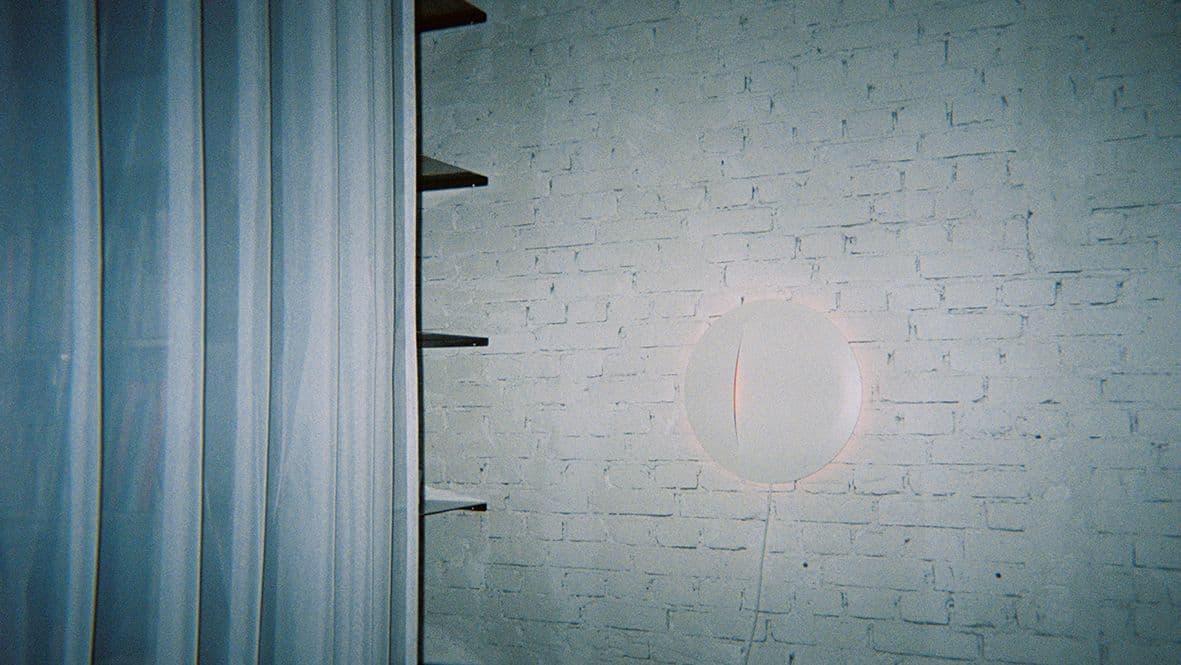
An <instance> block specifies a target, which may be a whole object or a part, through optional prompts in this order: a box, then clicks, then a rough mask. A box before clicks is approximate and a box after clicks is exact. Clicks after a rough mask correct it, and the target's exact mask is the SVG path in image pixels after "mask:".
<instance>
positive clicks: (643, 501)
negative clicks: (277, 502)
mask: <svg viewBox="0 0 1181 665" xmlns="http://www.w3.org/2000/svg"><path fill="white" fill-rule="evenodd" d="M480 4H481V6H482V7H483V8H484V9H486V10H487V11H488V14H489V17H490V20H489V23H487V24H485V25H483V26H479V27H472V28H464V29H459V30H453V31H447V32H440V33H431V34H429V35H427V36H425V37H424V39H423V40H422V59H423V76H422V86H423V87H422V92H423V108H424V118H423V126H424V141H423V143H424V149H425V150H426V151H427V152H428V153H430V154H432V155H435V156H438V157H440V158H442V159H445V160H447V161H453V162H455V163H460V164H463V165H466V166H469V167H471V168H473V169H475V170H478V171H481V172H484V173H487V174H488V175H489V177H490V181H491V183H490V185H489V187H487V188H485V189H480V190H471V191H464V192H458V193H432V194H427V195H425V196H424V197H423V205H424V213H423V220H422V253H423V268H422V278H423V284H422V296H423V322H424V324H425V325H426V327H429V328H431V329H444V330H453V331H456V332H464V333H484V334H488V335H489V336H490V337H491V344H490V346H489V347H488V348H486V349H475V350H473V349H462V350H436V351H431V352H429V353H428V354H427V356H426V357H425V358H424V363H423V375H424V378H425V382H426V395H425V408H426V445H427V452H426V467H427V468H426V473H427V476H428V478H429V479H430V480H431V481H433V482H438V483H442V484H449V485H450V486H452V487H454V488H455V489H461V490H464V491H467V492H469V493H476V494H481V495H483V496H487V497H488V498H489V499H490V502H489V511H488V512H487V513H485V514H467V513H465V514H447V515H442V516H435V517H431V518H430V519H429V520H428V521H427V528H426V534H425V537H426V549H425V552H426V555H425V556H426V562H425V585H424V593H425V597H426V621H427V623H428V624H429V625H430V626H431V629H432V634H434V635H438V634H443V635H446V636H447V637H449V638H450V639H451V641H452V642H453V643H458V644H462V645H463V646H464V647H466V649H467V650H468V651H469V652H471V653H477V654H480V657H481V658H482V662H485V663H512V664H516V663H545V664H550V663H627V662H651V663H734V664H738V663H751V664H754V663H764V664H770V663H776V664H782V663H878V662H881V663H897V662H907V663H940V662H954V661H965V660H966V661H976V662H989V663H1155V662H1178V661H1181V453H1179V451H1181V186H1178V185H1179V183H1181V121H1179V120H1178V118H1181V113H1178V109H1179V108H1181V86H1179V85H1178V78H1177V76H1178V75H1177V72H1178V71H1181V32H1179V29H1178V26H1181V5H1178V4H1177V3H1175V2H1165V1H1163V0H1149V1H1145V2H1122V1H1117V0H1109V1H1101V2H1092V3H1076V2H1065V1H1053V0H1040V1H1039V0H1032V1H1031V0H1026V1H1025V2H1017V1H1015V0H984V1H977V0H940V1H936V0H873V1H865V2H860V1H858V2H854V1H852V0H845V1H843V2H841V1H838V0H832V1H831V2H828V1H807V0H776V1H773V0H732V1H728V2H714V1H700V0H693V1H691V0H680V1H676V0H662V1H659V2H657V1H652V2H633V1H631V0H611V1H610V2H573V1H566V2H559V1H556V0H554V1H537V2H517V1H515V0H484V1H483V2H481V3H480ZM744 298H747V299H759V298H788V299H791V300H793V301H796V302H801V303H804V304H806V305H809V306H811V307H813V308H817V309H821V310H825V311H828V312H829V313H830V316H831V318H832V319H833V320H834V322H836V323H837V325H838V326H840V327H841V329H842V330H843V331H844V332H845V333H846V334H847V336H848V337H849V338H850V339H851V340H852V341H853V346H854V349H855V352H856V354H857V357H858V360H859V362H860V363H861V365H862V370H863V375H864V380H865V382H866V385H867V391H866V400H867V402H866V404H865V405H864V408H863V410H862V418H861V421H860V423H859V425H858V428H857V431H856V433H855V435H854V437H853V439H852V441H851V442H850V444H849V445H848V446H847V447H846V448H845V449H844V450H843V451H842V452H841V454H840V455H839V456H838V457H837V459H836V461H834V462H833V463H832V464H830V465H829V466H827V467H825V468H824V469H822V470H821V471H819V472H818V473H816V474H815V475H813V476H812V477H810V478H807V479H804V480H801V481H799V482H798V483H796V484H794V485H785V486H776V487H774V488H772V490H771V493H770V495H769V496H768V489H767V488H766V487H764V486H757V485H753V484H750V483H746V482H743V481H741V480H738V479H736V478H734V477H733V476H730V475H729V474H727V473H726V472H724V471H722V470H721V469H720V468H718V467H717V465H716V464H715V463H713V462H712V461H711V460H709V459H708V458H706V457H705V455H704V453H703V451H702V449H701V447H700V446H699V444H698V443H697V441H696V440H695V438H694V435H693V433H692V430H691V429H690V428H689V425H688V421H687V418H686V416H685V414H684V411H683V406H682V403H681V396H682V390H683V384H682V377H683V370H684V366H685V363H686V361H687V359H688V357H689V354H690V352H691V349H692V346H693V344H694V343H695V342H696V341H697V339H698V338H699V337H700V336H701V334H702V333H703V332H704V331H705V329H706V327H707V325H708V323H709V321H710V320H711V319H712V318H713V317H716V316H718V315H720V314H722V313H724V312H726V311H728V310H730V309H732V308H734V307H736V306H737V305H738V304H740V302H741V301H742V300H743V299H744ZM768 501H769V503H768ZM768 506H769V510H768ZM764 533H765V539H766V542H765V544H764ZM760 571H761V574H760ZM434 648H435V647H434V646H433V645H432V642H431V641H430V640H428V642H427V653H428V656H430V655H431V654H432V649H434ZM442 655H445V654H442Z"/></svg>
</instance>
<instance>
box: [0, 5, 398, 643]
mask: <svg viewBox="0 0 1181 665" xmlns="http://www.w3.org/2000/svg"><path fill="white" fill-rule="evenodd" d="M399 4H400V7H401V9H400V11H403V12H404V11H406V9H407V8H408V7H409V6H411V3H409V2H402V1H401V0H399ZM392 24H393V20H392V17H391V8H390V5H389V3H384V2H380V1H377V0H361V1H357V2H347V3H339V4H335V3H327V4H325V3H316V2H310V1H307V2H305V1H301V0H292V1H288V2H275V3H273V4H268V3H267V2H264V1H262V0H240V1H235V0H205V2H203V3H200V4H198V3H186V2H179V1H173V0H128V1H127V2H122V1H121V2H99V3H91V2H82V1H79V0H60V1H53V0H50V1H40V0H16V1H15V2H8V3H0V98H3V99H5V100H7V101H6V107H5V108H4V109H3V110H2V111H0V225H2V226H0V234H2V236H0V409H2V414H0V415H2V417H0V636H2V637H0V643H2V646H0V663H10V662H11V663H42V662H46V663H83V662H100V663H156V662H177V663H185V662H197V661H207V662H216V663H260V662H300V663H357V662H367V663H368V662H383V661H388V660H390V658H391V653H392V652H394V651H397V650H398V649H399V645H401V644H405V642H406V637H405V636H398V635H394V631H395V630H400V629H401V627H402V626H403V625H404V623H405V622H404V621H403V620H402V619H403V618H402V617H392V616H391V608H396V607H398V606H399V604H398V603H392V602H391V593H392V590H393V589H395V588H396V587H398V586H399V585H403V584H404V582H402V581H400V580H399V581H398V583H397V584H395V580H396V579H397V578H398V577H399V576H400V575H405V570H404V569H399V568H398V567H396V566H393V567H392V566H391V561H393V560H394V559H393V551H394V550H393V548H394V541H395V540H397V541H398V542H400V543H405V541H406V539H407V538H409V537H410V536H409V534H410V533H411V532H412V531H413V529H411V528H409V527H398V526H395V525H394V524H393V523H392V520H393V519H394V479H395V476H394V469H395V465H396V464H398V463H399V462H398V455H400V454H401V452H400V451H403V450H405V449H406V447H407V442H408V438H407V437H406V436H405V433H403V432H401V431H398V432H397V433H395V415H396V413H397V412H400V411H402V410H403V409H404V408H405V407H404V405H402V406H401V407H398V408H397V409H396V406H397V405H396V402H398V400H405V399H407V398H408V397H407V396H406V395H403V394H402V393H403V392H411V393H412V392H413V391H406V390H405V387H404V386H402V387H399V388H398V389H397V390H395V387H394V384H393V382H392V381H391V377H392V376H393V371H394V367H395V364H396V363H395V361H396V360H397V358H396V357H395V337H397V338H398V339H400V340H404V339H406V337H407V335H408V334H409V335H411V336H412V331H413V328H412V327H413V321H412V320H411V321H406V320H405V318H404V317H395V312H396V311H399V308H403V309H404V305H405V303H404V302H402V300H401V299H402V298H405V297H411V298H412V293H413V284H412V283H406V282H405V280H404V279H403V278H402V277H401V275H402V273H403V272H404V271H403V270H402V268H403V266H401V265H400V262H399V260H398V258H396V255H395V246H394V242H395V236H396V235H397V236H398V237H399V238H402V237H404V236H405V235H406V234H407V232H406V231H404V230H401V231H399V230H398V225H406V224H413V219H412V217H411V218H407V217H406V215H405V214H404V213H402V212H401V210H400V209H398V208H396V205H395V194H394V185H393V183H394V176H395V164H394V151H393V147H392V146H393V142H394V140H395V134H396V131H395V130H396V127H395V117H396V116H395V111H396V110H397V109H396V107H395V102H394V90H393V85H394V84H393V81H394V72H393V67H394V66H395V63H394V60H393V51H394V46H395V38H394V32H393V25H392ZM399 39H400V37H399ZM403 129H404V128H403ZM399 131H401V130H399ZM399 170H400V165H399ZM406 326H410V328H409V332H408V331H407V330H402V329H400V328H403V327H406ZM409 442H410V444H411V445H416V444H415V442H414V441H412V440H410V441H409ZM415 459H416V458H415ZM408 529H409V530H408ZM395 611H396V610H395ZM395 619H397V620H395Z"/></svg>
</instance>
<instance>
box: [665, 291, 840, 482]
mask: <svg viewBox="0 0 1181 665" xmlns="http://www.w3.org/2000/svg"><path fill="white" fill-rule="evenodd" d="M685 408H686V410H687V411H688V416H689V423H690V424H691V425H692V426H693V431H694V432H696V434H697V438H698V440H699V441H700V442H701V445H702V447H704V448H705V450H706V452H707V453H709V454H710V456H711V457H713V458H714V459H715V460H717V462H718V463H719V464H721V465H722V466H723V467H725V468H726V469H729V470H730V471H732V472H734V473H736V474H738V475H739V476H740V477H742V478H745V479H747V480H752V481H755V482H761V483H786V482H792V481H795V480H799V479H800V478H804V477H805V476H809V475H811V474H812V473H815V472H816V471H817V470H819V469H820V468H821V467H823V466H824V465H825V464H828V463H829V462H830V461H831V460H832V458H833V457H835V456H836V454H837V453H838V452H839V451H840V450H841V448H842V447H844V445H845V443H846V442H847V441H848V440H849V437H850V435H852V433H853V427H854V426H855V425H856V424H857V417H858V415H859V414H860V411H861V372H860V370H859V369H858V367H857V359H856V358H855V357H854V356H853V350H852V349H851V348H849V343H848V342H847V341H846V340H845V337H844V335H842V334H841V331H840V330H839V329H837V327H836V326H835V325H833V323H832V321H830V320H828V318H827V317H825V316H824V315H823V314H820V313H818V312H814V311H812V310H810V309H808V308H807V307H803V306H801V305H795V304H792V303H787V302H782V301H775V300H767V301H758V302H751V303H747V304H744V305H742V306H741V307H738V308H737V309H735V310H733V311H731V312H729V313H727V314H725V315H723V316H722V317H721V318H719V319H718V320H717V321H715V322H714V323H713V324H711V325H710V327H709V330H707V331H706V333H705V336H704V337H702V339H701V341H700V342H699V343H698V344H697V347H696V348H695V349H694V350H693V353H692V356H691V357H690V359H689V366H688V368H687V370H686V372H685Z"/></svg>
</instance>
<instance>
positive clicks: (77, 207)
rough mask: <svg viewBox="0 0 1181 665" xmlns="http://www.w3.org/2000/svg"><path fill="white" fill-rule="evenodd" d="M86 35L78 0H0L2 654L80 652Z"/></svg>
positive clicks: (95, 291) (92, 380)
mask: <svg viewBox="0 0 1181 665" xmlns="http://www.w3.org/2000/svg"><path fill="white" fill-rule="evenodd" d="M94 47H95V34H94V19H93V11H92V7H91V6H90V5H88V4H86V3H82V2H52V1H46V2H5V3H0V99H3V100H4V102H3V104H2V105H0V643H2V644H3V647H2V648H0V652H2V653H0V662H20V663H23V662H84V661H85V660H86V659H87V658H88V657H89V654H90V649H91V642H90V639H91V622H92V620H93V619H92V617H93V609H94V580H95V577H94V569H95V558H96V554H95V544H96V541H97V533H98V529H97V519H98V493H99V488H98V474H99V415H98V414H99V338H98V335H97V334H96V332H97V329H98V322H99V280H98V279H97V276H98V274H99V265H100V260H99V247H100V245H99V229H100V221H99V220H100V214H99V198H98V181H97V172H98V152H97V118H96V115H95V108H94V100H95V98H96V97H95V85H96V83H95V78H94V71H95V67H94V63H95V50H94Z"/></svg>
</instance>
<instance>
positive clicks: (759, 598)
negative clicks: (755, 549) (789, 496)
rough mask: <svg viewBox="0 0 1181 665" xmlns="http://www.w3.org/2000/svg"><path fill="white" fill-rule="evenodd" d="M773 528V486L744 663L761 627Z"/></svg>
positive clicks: (768, 498)
mask: <svg viewBox="0 0 1181 665" xmlns="http://www.w3.org/2000/svg"><path fill="white" fill-rule="evenodd" d="M770 528H771V488H770V487H768V488H767V516H766V517H765V518H764V519H763V547H762V555H761V556H760V557H759V576H758V584H757V586H756V587H755V616H754V619H753V620H752V621H751V622H750V638H749V639H747V640H746V654H745V655H744V656H743V657H742V665H747V664H748V663H749V662H750V652H751V650H752V649H753V648H754V644H755V633H757V632H758V629H759V615H760V614H761V613H762V611H763V564H765V563H766V562H767V531H769V530H770Z"/></svg>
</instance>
